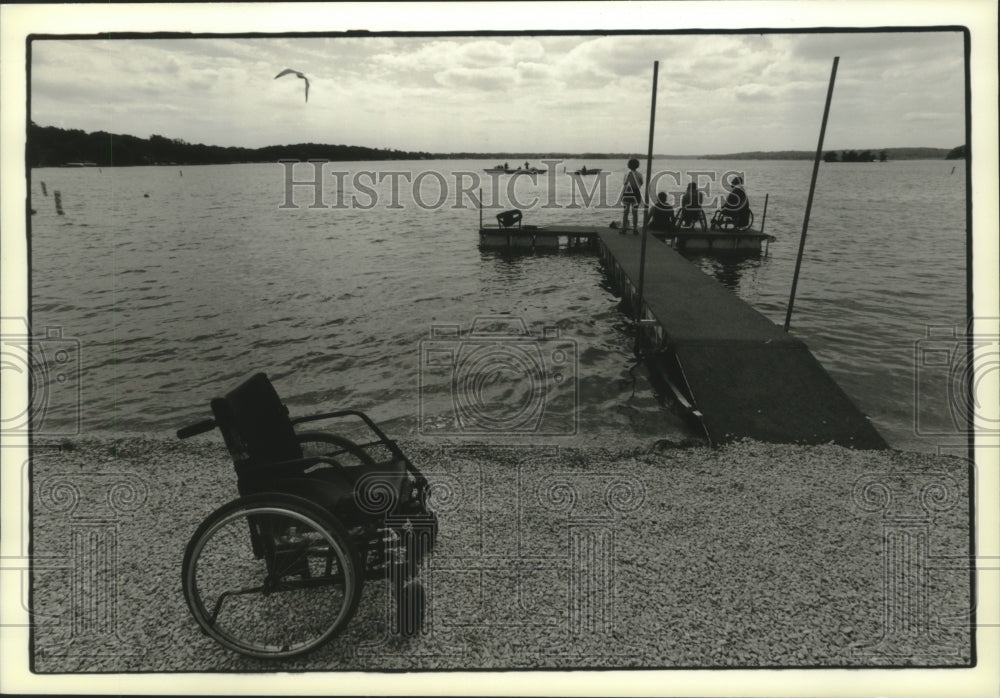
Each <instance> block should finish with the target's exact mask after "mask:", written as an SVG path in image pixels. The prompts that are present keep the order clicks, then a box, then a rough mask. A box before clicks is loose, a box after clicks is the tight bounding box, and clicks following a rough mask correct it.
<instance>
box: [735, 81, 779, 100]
mask: <svg viewBox="0 0 1000 698" xmlns="http://www.w3.org/2000/svg"><path fill="white" fill-rule="evenodd" d="M733 94H734V95H736V99H739V100H742V101H748V102H756V101H760V100H765V99H772V98H773V97H774V96H775V92H774V90H773V89H772V88H770V87H768V86H766V85H761V84H760V83H755V82H750V83H744V84H742V85H737V86H736V87H735V88H734V89H733Z"/></svg>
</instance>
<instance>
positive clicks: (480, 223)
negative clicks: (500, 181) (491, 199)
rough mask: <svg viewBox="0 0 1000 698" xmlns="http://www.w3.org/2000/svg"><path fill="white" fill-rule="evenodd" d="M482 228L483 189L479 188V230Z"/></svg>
mask: <svg viewBox="0 0 1000 698" xmlns="http://www.w3.org/2000/svg"><path fill="white" fill-rule="evenodd" d="M482 229H483V190H482V187H480V189H479V230H480V231H481V230H482Z"/></svg>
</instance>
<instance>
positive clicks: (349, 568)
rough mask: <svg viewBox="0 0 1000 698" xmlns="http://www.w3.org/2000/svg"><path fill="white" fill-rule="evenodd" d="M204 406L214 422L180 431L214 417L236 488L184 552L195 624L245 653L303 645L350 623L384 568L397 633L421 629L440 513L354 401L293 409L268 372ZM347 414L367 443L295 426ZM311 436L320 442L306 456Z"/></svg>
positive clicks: (285, 651)
mask: <svg viewBox="0 0 1000 698" xmlns="http://www.w3.org/2000/svg"><path fill="white" fill-rule="evenodd" d="M211 406H212V412H213V414H214V418H213V419H206V420H202V421H200V422H197V423H195V424H192V425H189V426H187V427H184V428H182V429H180V430H178V432H177V436H178V437H179V438H181V439H185V438H189V437H191V436H194V435H196V434H201V433H204V432H207V431H211V430H212V429H215V428H218V429H219V430H220V431H221V432H222V436H223V439H224V441H225V443H226V446H227V448H228V450H229V453H230V455H231V457H232V459H233V464H234V467H235V469H236V473H237V489H238V493H239V497H238V498H236V499H234V500H232V501H230V502H229V503H227V504H225V505H223V506H221V507H219V508H218V509H216V510H215V511H214V512H212V513H211V514H210V515H209V516H208V517H207V518H206V519H205V520H204V521H203V522H202V523H201V525H200V526H199V527H198V528H197V530H196V531H195V532H194V535H193V536H192V537H191V540H190V542H189V543H188V545H187V548H186V549H185V555H184V562H183V565H182V572H181V576H182V586H183V591H184V597H185V600H186V601H187V604H188V608H189V609H190V611H191V613H192V615H193V616H194V618H195V620H196V621H197V623H198V625H199V626H200V628H201V629H202V631H203V632H205V633H206V634H208V635H209V636H211V637H213V638H214V639H215V640H216V641H218V642H219V643H220V644H222V645H223V646H225V647H227V648H229V649H231V650H233V651H236V652H239V653H242V654H246V655H249V656H254V657H259V658H284V657H291V656H296V655H300V654H303V653H305V652H309V651H312V650H314V649H316V648H317V647H319V646H321V645H322V644H324V643H325V642H327V641H329V640H330V639H332V638H333V637H335V636H336V635H337V634H339V633H340V632H341V631H342V630H343V629H344V627H346V625H347V624H348V622H349V621H350V619H351V618H352V616H353V615H354V613H355V611H356V610H357V606H358V602H359V600H360V596H361V590H362V586H363V584H364V582H365V581H366V580H372V579H388V580H389V582H390V584H391V589H392V591H393V592H394V596H395V599H396V614H395V616H394V620H393V621H391V622H392V624H393V630H394V631H395V632H398V633H400V634H402V635H415V634H417V633H419V632H420V630H421V626H422V620H423V615H424V607H425V596H424V591H423V587H422V585H421V584H420V582H419V581H418V579H417V575H418V573H419V568H420V565H421V562H422V561H423V560H424V559H425V557H426V555H427V554H428V553H429V552H430V551H431V549H432V548H433V545H434V541H435V538H436V535H437V518H436V516H435V515H434V513H433V512H431V511H429V510H428V508H427V499H428V496H429V485H428V483H427V480H426V478H424V476H423V474H422V473H421V472H420V471H419V470H418V469H417V468H416V466H414V465H413V463H411V462H410V460H409V459H408V458H407V457H406V456H405V455H404V454H403V452H402V451H401V450H400V448H399V446H398V445H397V444H396V442H395V441H393V440H392V439H390V438H389V437H388V436H386V434H385V433H384V432H383V431H382V430H381V429H380V428H379V427H378V425H377V424H375V422H373V421H372V420H371V419H370V418H369V417H368V416H367V415H366V414H364V413H363V412H360V411H358V410H338V411H334V412H325V413H321V414H316V415H310V416H305V417H298V418H290V417H289V415H288V410H287V408H286V407H285V405H284V404H283V403H282V402H281V400H280V398H279V397H278V394H277V392H275V390H274V387H273V386H272V385H271V383H270V381H269V380H268V378H267V376H266V374H264V373H257V374H255V375H253V376H251V377H250V378H249V379H248V380H246V381H244V382H243V383H241V384H240V385H239V386H238V387H237V388H235V389H234V390H232V391H231V392H230V393H228V394H227V395H226V396H225V397H223V398H216V399H214V400H212V403H211ZM344 418H357V419H360V420H361V422H362V423H363V424H364V426H366V427H367V429H368V431H369V432H371V433H372V434H374V437H375V438H374V440H372V441H368V442H366V443H360V444H359V443H354V442H353V441H351V440H349V439H347V438H344V437H342V436H339V435H336V434H330V433H326V432H304V433H297V432H296V431H295V429H294V427H295V426H296V425H301V424H307V423H311V422H316V421H320V420H337V419H344ZM308 444H318V445H320V446H322V447H323V451H322V452H321V453H319V454H317V455H306V453H305V451H304V450H303V447H304V446H306V445H308ZM377 454H384V455H387V457H386V458H383V459H382V460H376V455H377ZM230 580H232V581H230ZM251 597H253V598H251ZM224 611H225V613H224Z"/></svg>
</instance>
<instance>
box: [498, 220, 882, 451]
mask: <svg viewBox="0 0 1000 698" xmlns="http://www.w3.org/2000/svg"><path fill="white" fill-rule="evenodd" d="M691 232H692V233H694V236H697V237H712V238H715V239H717V240H719V241H720V243H723V242H724V241H725V240H728V239H729V238H733V237H736V236H746V235H747V233H738V234H734V233H725V232H721V233H720V232H718V231H709V232H700V231H691ZM757 236H759V237H758V245H759V243H760V241H763V240H764V238H770V236H764V235H763V234H762V233H757ZM479 239H480V244H481V245H482V246H483V247H507V248H523V249H534V248H542V249H544V248H556V249H558V248H560V247H562V246H570V247H572V246H577V245H589V246H592V247H595V248H597V249H599V251H600V255H601V258H602V260H603V262H604V265H605V269H606V271H607V273H608V276H609V277H610V280H611V281H612V283H613V284H614V286H615V288H616V290H617V291H618V292H619V293H620V294H621V295H622V297H623V299H624V301H625V303H626V305H627V307H629V308H631V309H632V314H633V316H634V315H635V309H636V308H637V306H638V304H639V303H640V299H639V295H638V279H639V258H640V252H641V245H642V237H641V236H638V235H633V234H622V233H621V232H620V231H619V230H618V229H616V228H598V227H587V226H545V227H532V226H524V227H523V228H499V227H481V228H480V230H479ZM772 239H773V238H772ZM732 244H734V243H732V241H730V245H732ZM689 249H690V248H689ZM709 249H716V248H714V247H712V248H709ZM727 249H733V247H732V246H730V247H729V248H727ZM758 249H759V247H758ZM643 285H644V289H643V296H642V300H641V304H642V313H641V316H640V317H641V318H642V321H641V322H640V327H639V332H640V337H641V339H640V342H641V345H642V347H643V349H644V351H645V356H646V363H647V365H648V366H649V368H650V371H651V373H652V375H653V379H654V380H655V381H657V382H659V383H662V384H663V385H665V386H666V387H667V388H669V389H670V390H671V391H672V392H673V393H674V396H675V398H676V399H677V401H678V403H679V404H680V405H681V406H682V407H683V408H685V410H686V411H687V412H688V414H689V415H690V416H691V417H692V418H693V419H695V420H697V423H698V424H699V425H700V427H701V428H702V429H703V430H704V433H705V435H706V436H707V438H708V440H709V442H710V443H712V444H721V443H725V442H727V441H732V440H735V439H740V438H752V439H757V440H759V441H768V442H776V443H801V444H820V443H830V442H832V443H835V444H839V445H842V446H847V447H851V448H858V449H884V448H888V445H887V444H886V442H885V441H884V439H883V438H882V437H881V435H879V433H878V432H877V431H876V430H875V427H874V426H873V425H872V423H871V421H870V420H869V419H868V418H867V417H866V416H865V415H864V414H862V413H861V411H860V410H859V409H858V408H857V407H856V406H855V405H854V403H853V402H852V401H851V399H850V398H849V397H848V396H847V394H846V393H844V391H843V390H842V389H841V388H840V386H838V385H837V384H836V382H835V381H834V380H833V378H832V377H830V375H829V374H828V373H827V372H826V370H825V369H824V368H823V367H822V366H821V365H820V363H819V362H818V361H817V360H816V358H815V357H814V356H813V355H812V353H811V352H810V351H809V349H808V347H806V345H805V344H804V343H803V342H802V341H801V340H799V339H796V338H795V337H794V336H792V335H790V334H788V333H787V332H785V331H784V330H783V329H782V328H780V327H778V326H777V325H775V324H774V323H773V322H771V321H770V320H768V319H767V318H766V317H764V316H763V315H762V314H761V313H759V312H758V311H756V310H754V308H752V307H751V306H750V305H749V304H747V303H746V302H744V301H743V300H741V299H740V298H738V297H737V296H736V295H735V294H734V293H732V292H731V291H729V290H728V289H726V288H725V287H724V286H722V284H720V283H718V282H717V281H716V280H715V279H713V278H711V277H710V276H708V275H706V274H704V273H703V272H702V271H701V270H699V269H698V268H697V267H695V266H694V265H693V264H691V263H690V262H688V261H687V260H686V259H684V257H682V256H681V254H680V253H679V252H678V251H677V250H675V249H673V248H671V247H670V246H669V245H668V244H663V243H661V242H659V241H657V240H656V239H647V244H646V270H645V276H644V283H643Z"/></svg>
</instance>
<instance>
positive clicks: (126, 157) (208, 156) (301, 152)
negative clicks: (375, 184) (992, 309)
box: [26, 123, 965, 168]
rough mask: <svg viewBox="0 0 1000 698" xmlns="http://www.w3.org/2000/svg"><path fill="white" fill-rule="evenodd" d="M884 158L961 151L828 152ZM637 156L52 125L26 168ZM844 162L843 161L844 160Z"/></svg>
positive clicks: (801, 154)
mask: <svg viewBox="0 0 1000 698" xmlns="http://www.w3.org/2000/svg"><path fill="white" fill-rule="evenodd" d="M858 152H861V153H873V154H875V156H876V158H877V157H878V154H881V153H884V154H885V156H886V157H885V158H884V159H885V160H890V161H892V160H944V159H961V158H963V157H964V156H965V147H964V146H959V147H957V148H951V149H948V148H923V147H912V148H871V149H864V150H860V151H858V150H829V151H826V155H827V156H830V155H831V154H840V153H858ZM815 155H816V153H815V151H808V150H778V151H746V152H739V153H727V154H713V155H676V154H655V155H654V156H653V157H654V159H662V160H812V159H813V158H814V157H815ZM632 157H636V153H590V152H588V153H557V152H547V153H541V152H534V153H524V152H514V153H495V152H493V153H481V152H467V151H463V152H453V153H430V152H426V151H409V150H396V149H389V148H370V147H367V146H355V145H340V144H338V145H331V144H323V143H297V144H292V145H270V146H264V147H261V148H242V147H226V146H217V145H204V144H198V143H187V142H185V141H183V140H180V139H170V138H166V137H164V136H157V135H153V136H150V137H149V138H139V137H137V136H131V135H127V134H114V133H106V132H102V131H98V132H93V133H85V132H84V131H82V130H80V129H62V128H58V127H55V126H39V125H37V124H34V123H32V124H31V125H30V126H29V127H28V143H27V158H26V159H27V163H28V166H29V167H30V168H35V167H121V166H135V165H166V166H178V165H187V166H190V165H236V164H254V163H268V162H277V161H279V160H297V161H306V160H328V161H331V162H389V161H393V160H493V161H499V162H503V161H511V160H512V161H515V162H516V161H520V160H523V159H527V160H535V161H538V160H544V159H559V160H581V161H586V160H616V159H617V160H622V161H626V160H628V159H629V158H632ZM845 159H846V158H845Z"/></svg>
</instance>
